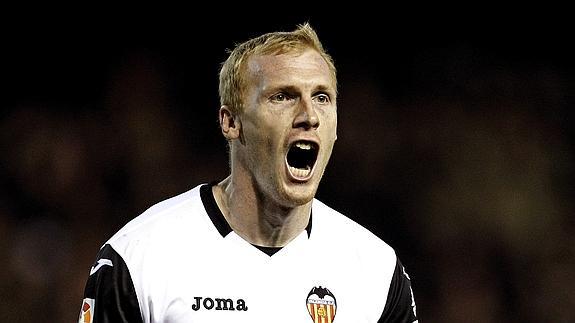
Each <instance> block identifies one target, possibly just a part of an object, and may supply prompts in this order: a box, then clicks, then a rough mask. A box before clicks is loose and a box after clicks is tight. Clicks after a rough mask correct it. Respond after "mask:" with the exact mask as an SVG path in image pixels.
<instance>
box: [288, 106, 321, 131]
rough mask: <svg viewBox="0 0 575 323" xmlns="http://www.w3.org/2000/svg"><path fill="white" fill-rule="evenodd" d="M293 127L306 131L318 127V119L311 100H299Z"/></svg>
mask: <svg viewBox="0 0 575 323" xmlns="http://www.w3.org/2000/svg"><path fill="white" fill-rule="evenodd" d="M293 127H294V128H304V129H306V130H308V129H311V128H317V127H319V117H318V115H317V112H316V111H315V108H314V106H313V102H312V100H311V98H306V99H304V98H302V99H301V100H300V102H299V107H298V112H297V115H296V117H295V119H294V122H293Z"/></svg>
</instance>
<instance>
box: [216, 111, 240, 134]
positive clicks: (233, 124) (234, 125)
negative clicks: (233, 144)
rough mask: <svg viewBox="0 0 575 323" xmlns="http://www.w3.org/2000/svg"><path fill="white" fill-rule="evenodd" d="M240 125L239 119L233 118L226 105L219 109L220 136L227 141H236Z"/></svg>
mask: <svg viewBox="0 0 575 323" xmlns="http://www.w3.org/2000/svg"><path fill="white" fill-rule="evenodd" d="M241 126H242V123H241V121H240V119H239V118H237V117H236V116H234V114H233V113H232V111H231V110H230V108H229V107H228V106H227V105H222V106H221V107H220V128H222V134H223V135H224V137H226V139H227V140H232V139H238V138H239V137H240V130H241Z"/></svg>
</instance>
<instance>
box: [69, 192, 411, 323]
mask: <svg viewBox="0 0 575 323" xmlns="http://www.w3.org/2000/svg"><path fill="white" fill-rule="evenodd" d="M84 297H85V299H84V302H83V304H82V310H81V313H80V322H90V323H91V322H146V323H148V322H178V323H179V322H202V323H205V322H227V323H229V322H234V323H236V322H249V323H254V322H274V323H278V322H286V323H298V322H301V323H307V322H310V323H311V322H314V323H320V322H321V323H332V322H335V323H346V322H347V323H360V322H366V323H367V322H371V323H375V322H414V321H416V314H415V302H414V300H413V294H412V292H411V286H410V281H409V277H408V276H407V274H406V273H405V271H404V269H403V267H402V266H401V263H400V262H399V260H398V259H397V257H396V255H395V252H394V251H393V249H392V248H391V247H389V246H388V245H387V244H385V243H384V242H383V241H382V240H381V239H379V238H378V237H377V236H375V235H374V234H372V233H371V232H369V231H368V230H367V229H365V228H363V227H362V226H360V225H359V224H357V223H355V222H353V221H352V220H350V219H349V218H347V217H345V216H344V215H342V214H340V213H339V212H337V211H335V210H333V209H331V208H329V207H328V206H326V205H325V204H323V203H322V202H320V201H319V200H315V199H314V201H313V202H312V213H311V217H310V222H309V223H308V227H307V228H306V230H304V231H303V232H301V233H300V234H299V235H298V236H297V237H296V238H295V239H293V240H292V241H291V242H290V243H289V244H288V245H287V246H285V247H283V248H277V249H274V248H267V249H266V248H259V247H256V246H254V245H252V244H250V243H249V242H247V241H246V240H244V239H242V238H241V237H240V236H238V235H237V234H236V233H235V232H234V231H233V230H232V229H231V228H230V226H229V225H228V223H227V222H226V220H225V218H224V217H223V215H222V214H221V212H220V210H219V209H218V207H217V204H216V202H215V199H214V197H213V194H212V190H211V185H210V184H204V185H201V186H198V187H196V188H194V189H192V190H190V191H188V192H186V193H183V194H181V195H178V196H176V197H173V198H171V199H168V200H166V201H163V202H161V203H158V204H156V205H154V206H153V207H151V208H150V209H148V210H147V211H146V212H144V213H143V214H141V215H140V216H138V217H137V218H135V219H134V220H132V221H131V222H129V223H128V224H127V225H126V226H124V227H123V228H122V229H121V230H120V231H118V232H117V233H116V234H115V235H114V236H113V237H112V238H111V239H110V240H109V241H108V242H107V243H106V244H104V246H103V247H102V249H101V250H100V252H99V254H98V257H97V260H96V262H95V264H94V266H93V267H92V268H91V270H90V276H89V278H88V282H87V285H86V291H85V295H84Z"/></svg>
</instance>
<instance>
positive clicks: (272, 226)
mask: <svg viewBox="0 0 575 323" xmlns="http://www.w3.org/2000/svg"><path fill="white" fill-rule="evenodd" d="M212 192H213V193H214V197H215V199H216V202H217V204H218V207H219V208H220V210H221V211H222V214H223V215H224V217H225V218H226V220H227V221H228V223H229V224H230V227H231V228H232V229H233V230H234V232H235V233H236V234H238V235H239V236H240V237H242V238H243V239H245V240H246V241H248V242H250V243H252V244H255V245H259V246H264V247H283V246H285V245H287V244H288V243H289V242H290V241H291V240H293V239H294V238H295V237H297V236H298V235H299V234H300V233H301V232H302V231H304V230H305V228H306V226H307V224H308V221H309V215H310V211H311V202H309V203H306V204H304V205H301V206H296V207H285V206H282V205H280V204H279V203H277V202H275V201H274V200H273V199H271V198H269V197H267V196H265V195H264V194H262V193H261V192H260V190H259V189H258V188H257V186H256V184H255V183H253V182H242V181H238V180H234V177H233V176H229V177H228V178H226V179H224V180H223V181H222V182H220V183H218V184H217V185H215V186H214V187H213V188H212Z"/></svg>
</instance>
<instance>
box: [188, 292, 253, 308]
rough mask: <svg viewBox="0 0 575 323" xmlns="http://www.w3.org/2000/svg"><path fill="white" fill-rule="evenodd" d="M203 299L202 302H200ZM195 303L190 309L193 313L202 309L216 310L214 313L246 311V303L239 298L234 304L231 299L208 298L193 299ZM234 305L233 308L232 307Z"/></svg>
mask: <svg viewBox="0 0 575 323" xmlns="http://www.w3.org/2000/svg"><path fill="white" fill-rule="evenodd" d="M202 299H203V300H202ZM194 300H195V301H196V302H195V304H192V309H193V310H194V311H198V310H200V309H201V308H202V307H203V308H205V309H206V310H212V309H213V310H216V311H247V310H248V306H247V305H246V301H244V300H243V299H241V298H239V299H238V300H236V302H235V304H234V300H233V299H231V298H210V297H197V296H196V297H194ZM234 305H235V307H234Z"/></svg>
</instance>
